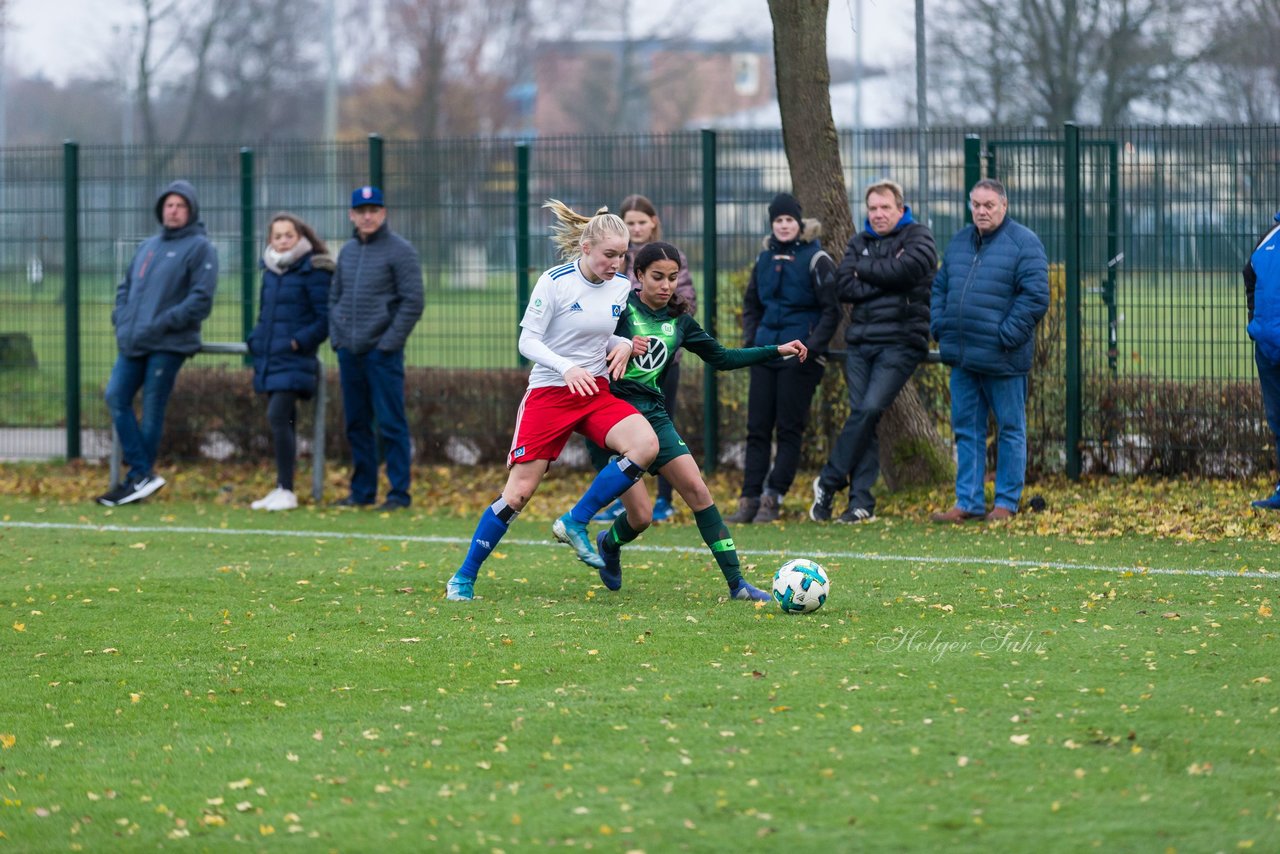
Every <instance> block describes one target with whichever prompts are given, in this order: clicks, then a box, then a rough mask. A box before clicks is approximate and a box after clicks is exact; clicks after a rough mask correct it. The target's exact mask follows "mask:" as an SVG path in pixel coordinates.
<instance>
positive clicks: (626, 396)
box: [587, 241, 809, 601]
mask: <svg viewBox="0 0 1280 854" xmlns="http://www.w3.org/2000/svg"><path fill="white" fill-rule="evenodd" d="M679 273H680V253H679V252H678V251H677V250H676V248H675V247H674V246H672V245H671V244H670V243H663V242H661V241H658V242H654V243H649V244H647V245H646V246H645V247H644V248H643V249H641V250H640V251H639V252H638V253H637V254H636V258H635V265H634V267H633V272H632V275H633V277H634V278H635V282H636V284H637V285H638V286H639V290H638V291H632V293H631V296H630V297H629V298H628V300H627V307H626V309H625V310H624V311H623V313H622V317H621V318H620V319H619V321H618V328H617V330H616V333H615V334H617V335H619V336H621V337H623V338H626V337H630V338H632V340H633V347H632V353H633V355H632V358H631V361H630V363H628V365H627V370H626V373H625V374H624V375H623V377H622V379H620V380H618V381H617V382H615V383H613V384H612V385H611V386H610V389H611V391H612V392H613V394H614V395H615V396H616V397H618V398H620V399H622V400H625V401H626V402H627V403H630V404H631V405H632V406H634V407H635V408H636V409H637V410H639V412H640V414H642V415H644V417H645V418H646V419H647V420H648V421H649V424H650V425H651V426H652V427H653V431H654V432H655V433H656V434H657V435H658V446H659V449H658V456H657V459H655V460H654V461H653V465H652V466H651V467H650V468H649V472H650V473H651V474H656V473H658V472H661V473H662V476H663V477H665V478H666V479H667V480H669V481H671V484H672V486H674V487H675V488H676V491H677V492H679V493H680V496H681V497H682V498H684V500H685V503H686V504H688V505H689V508H690V509H691V510H693V518H694V521H695V522H696V523H697V525H698V533H700V534H701V535H702V540H703V542H705V543H706V544H707V547H708V548H710V549H711V554H712V555H713V556H714V557H715V559H716V563H717V564H719V566H720V571H721V572H723V573H724V577H725V581H727V582H728V583H729V595H730V597H731V598H733V599H744V600H750V601H767V600H768V599H769V598H770V596H769V594H768V593H767V592H765V591H763V590H760V589H758V588H756V587H753V586H752V585H751V584H750V583H748V582H747V580H746V579H744V578H743V577H742V570H741V568H740V566H739V564H738V551H737V549H736V548H735V547H734V545H733V538H732V537H730V536H729V529H728V528H727V527H725V524H724V519H722V518H721V516H720V510H719V509H718V508H717V507H716V505H715V502H714V501H712V499H711V492H710V490H708V489H707V484H706V482H705V481H703V479H702V473H701V472H700V471H699V470H698V464H697V463H696V462H694V459H693V455H692V454H690V453H689V448H688V447H687V446H686V445H685V443H684V440H683V439H681V438H680V434H679V433H677V432H676V429H675V427H674V426H673V425H672V423H671V418H670V417H669V416H668V415H667V411H666V407H665V406H664V405H663V398H662V390H661V389H662V380H663V378H664V377H665V376H666V373H667V370H668V369H669V368H670V366H671V364H672V359H673V357H674V356H675V354H676V351H677V350H679V349H680V348H681V347H683V348H684V349H686V350H688V351H689V352H691V353H693V354H694V355H696V356H697V357H698V358H700V359H702V361H704V362H706V363H707V364H708V365H710V366H711V367H712V368H714V369H716V370H718V371H730V370H733V369H735V368H745V367H748V366H749V365H758V364H762V363H764V362H768V361H770V360H772V359H776V358H779V357H783V358H790V357H792V356H796V357H798V358H799V359H800V360H801V361H804V359H805V358H806V357H807V356H808V355H809V351H808V349H807V348H806V347H805V346H804V344H803V343H802V342H800V341H791V342H789V343H787V344H779V345H777V346H769V347H745V348H741V349H733V350H731V349H727V348H725V347H724V346H723V345H721V343H720V342H719V341H717V340H716V339H715V338H712V337H711V336H710V335H709V334H707V333H706V332H705V331H704V330H703V329H702V327H701V326H699V325H698V322H697V321H696V320H694V319H693V318H692V317H691V316H690V315H689V314H687V313H686V306H685V305H684V304H683V303H682V302H681V301H680V299H679V298H678V297H677V296H676V279H677V277H678V276H679ZM587 444H588V446H589V448H590V450H591V459H592V462H593V463H595V465H596V468H603V467H604V466H605V465H606V464H607V463H608V461H609V452H608V451H606V450H604V449H603V448H600V447H597V446H595V445H593V444H592V443H590V442H588V443H587ZM622 505H623V507H625V508H626V511H627V512H626V513H624V514H622V515H621V516H619V517H618V518H616V519H615V520H614V521H613V525H612V527H610V528H609V529H607V530H604V531H601V532H600V533H599V534H598V535H597V536H596V547H597V548H598V550H599V552H600V557H602V558H604V567H602V568H601V569H600V580H601V581H603V582H604V586H605V587H607V588H609V589H610V590H619V589H621V588H622V556H621V548H622V546H624V545H625V544H627V543H629V542H631V541H632V540H634V539H635V538H636V537H638V536H640V532H642V531H643V530H644V529H645V528H647V527H649V525H650V523H651V522H652V521H653V504H652V502H650V500H649V492H648V490H647V489H646V488H645V485H644V481H643V480H640V481H637V482H636V484H635V485H634V486H632V487H631V488H630V489H628V490H627V491H626V492H624V493H623V494H622Z"/></svg>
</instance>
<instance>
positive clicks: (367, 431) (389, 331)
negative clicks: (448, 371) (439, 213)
mask: <svg viewBox="0 0 1280 854" xmlns="http://www.w3.org/2000/svg"><path fill="white" fill-rule="evenodd" d="M350 218H351V224H352V225H353V226H354V227H355V230H354V234H353V236H352V238H351V239H350V240H348V241H347V243H346V245H345V246H343V247H342V253H341V254H340V255H339V256H338V264H337V269H336V270H335V271H334V273H333V280H332V282H331V283H330V285H329V337H330V340H331V341H332V342H333V349H334V350H336V351H337V352H338V368H339V370H340V371H341V376H342V407H343V411H344V414H345V416H346V426H347V441H348V442H349V443H350V445H351V456H352V462H353V466H352V472H351V494H350V495H348V496H347V497H345V498H343V499H342V500H340V501H339V502H338V504H339V505H341V506H344V507H359V506H364V505H369V504H373V502H374V500H375V499H376V498H377V496H378V446H377V444H375V442H374V436H373V429H374V422H375V421H376V422H377V426H378V438H379V439H380V440H381V445H382V448H383V451H384V453H385V456H386V461H387V480H388V481H389V482H390V487H391V488H390V489H389V490H388V491H387V499H386V501H385V502H384V503H383V505H382V509H383V510H398V509H400V508H403V507H408V506H409V500H410V499H409V422H408V419H407V418H406V417H405V409H404V345H405V342H406V341H407V340H408V338H409V333H410V332H412V331H413V327H414V326H415V325H417V323H418V318H420V317H422V307H423V295H422V266H421V264H419V262H418V253H417V251H416V250H415V249H414V248H413V246H412V245H411V244H410V243H409V241H407V240H405V239H404V238H403V237H401V236H400V235H398V234H396V233H395V232H394V231H392V230H391V229H390V228H389V227H388V226H387V209H386V207H384V206H383V203H382V190H380V189H379V188H377V187H359V188H357V189H356V190H355V191H354V192H353V193H352V194H351V213H350Z"/></svg>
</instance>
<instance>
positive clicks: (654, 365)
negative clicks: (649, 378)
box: [631, 338, 667, 371]
mask: <svg viewBox="0 0 1280 854" xmlns="http://www.w3.org/2000/svg"><path fill="white" fill-rule="evenodd" d="M631 361H632V362H634V363H635V364H636V367H638V368H639V369H640V370H642V371H656V370H658V369H659V368H661V367H662V366H663V365H665V364H666V363H667V342H666V341H663V340H662V339H661V338H650V339H649V349H648V350H646V351H645V354H644V355H643V356H633V357H632V358H631Z"/></svg>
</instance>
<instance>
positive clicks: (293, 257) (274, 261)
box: [262, 237, 311, 275]
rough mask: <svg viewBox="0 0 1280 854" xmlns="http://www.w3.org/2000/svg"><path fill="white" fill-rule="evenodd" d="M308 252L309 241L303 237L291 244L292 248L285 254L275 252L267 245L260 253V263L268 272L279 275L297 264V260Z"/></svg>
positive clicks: (309, 247) (309, 249)
mask: <svg viewBox="0 0 1280 854" xmlns="http://www.w3.org/2000/svg"><path fill="white" fill-rule="evenodd" d="M310 251H311V241H309V240H307V238H305V237H299V238H298V242H297V243H295V244H293V248H292V249H290V250H289V251H287V252H277V251H276V250H275V249H273V248H272V247H271V246H269V245H268V246H267V248H266V249H265V250H263V252H262V263H263V264H264V265H266V268H267V269H268V270H270V271H271V272H273V273H275V274H276V275H279V274H281V273H283V272H284V271H285V270H288V269H289V268H290V267H292V266H293V265H294V264H296V263H298V260H299V259H300V258H302V257H304V256H305V255H307V253H309V252H310Z"/></svg>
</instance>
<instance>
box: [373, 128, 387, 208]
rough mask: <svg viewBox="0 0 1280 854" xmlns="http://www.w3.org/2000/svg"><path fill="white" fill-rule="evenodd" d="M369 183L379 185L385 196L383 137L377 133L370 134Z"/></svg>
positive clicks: (374, 185)
mask: <svg viewBox="0 0 1280 854" xmlns="http://www.w3.org/2000/svg"><path fill="white" fill-rule="evenodd" d="M369 185H370V186H372V187H377V188H378V189H379V190H381V191H382V192H383V194H384V197H385V194H386V192H387V188H386V187H384V186H382V137H381V136H379V135H378V134H376V133H371V134H369Z"/></svg>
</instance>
